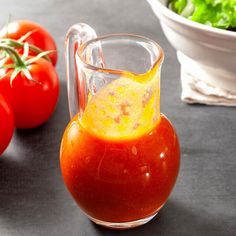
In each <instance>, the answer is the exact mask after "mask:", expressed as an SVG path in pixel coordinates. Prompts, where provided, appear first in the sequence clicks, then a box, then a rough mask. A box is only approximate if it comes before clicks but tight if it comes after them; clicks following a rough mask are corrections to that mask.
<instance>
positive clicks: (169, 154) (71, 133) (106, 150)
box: [60, 115, 180, 222]
mask: <svg viewBox="0 0 236 236" xmlns="http://www.w3.org/2000/svg"><path fill="white" fill-rule="evenodd" d="M60 155H61V159H60V164H61V170H62V174H63V177H64V181H65V184H66V186H67V188H68V189H69V191H70V192H71V194H72V195H73V197H74V199H75V200H76V201H77V203H78V204H79V206H80V207H81V208H82V209H83V211H84V212H85V213H86V214H88V215H89V216H91V217H93V218H96V219H99V220H103V221H108V222H127V221H133V220H137V219H141V218H145V217H148V216H151V215H153V214H154V213H156V212H157V211H158V210H159V209H160V208H161V207H162V206H163V204H164V203H165V202H166V200H167V198H168V196H169V194H170V192H171V190H172V188H173V186H174V184H175V181H176V178H177V175H178V171H179V162H180V159H179V156H180V150H179V142H178V138H177V136H176V133H175V131H174V129H173V127H172V125H171V123H170V122H169V121H168V119H167V118H166V117H165V116H163V115H161V117H160V121H159V122H158V124H157V126H155V127H154V129H153V130H152V131H151V132H149V133H148V134H145V135H143V136H141V137H138V138H136V139H133V140H123V139H122V140H109V139H104V138H101V137H98V136H95V135H94V134H92V133H90V132H88V130H86V129H85V128H84V127H83V126H82V125H81V124H80V121H79V118H78V116H76V117H75V118H74V119H73V120H72V121H71V122H70V124H69V125H68V127H67V129H66V131H65V133H64V136H63V140H62V144H61V153H60Z"/></svg>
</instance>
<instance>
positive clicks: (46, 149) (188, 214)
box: [0, 0, 236, 236]
mask: <svg viewBox="0 0 236 236" xmlns="http://www.w3.org/2000/svg"><path fill="white" fill-rule="evenodd" d="M0 9H1V16H0V25H2V26H3V25H4V24H5V22H6V21H7V18H8V14H9V13H11V14H12V18H13V19H23V18H25V19H29V20H33V21H36V22H38V23H40V24H42V25H43V26H44V27H45V28H47V29H48V31H50V32H51V34H52V35H53V36H54V38H55V40H56V42H57V45H58V51H59V62H58V65H57V71H58V74H59V76H60V83H61V93H60V99H59V102H58V105H57V108H56V110H55V112H54V114H53V116H52V117H51V118H50V120H49V121H48V122H47V123H46V124H44V125H42V126H41V127H38V128H36V129H32V130H16V131H15V134H14V137H13V140H12V142H11V144H10V146H9V148H8V149H7V150H6V152H5V153H4V154H3V155H2V156H1V158H0V235H1V236H10V235H12V236H13V235H14V236H15V235H17V236H18V235H26V236H30V235H48V236H53V235H57V236H64V235H68V236H69V235H73V236H74V235H75V236H108V235H109V236H110V235H122V236H134V235H136V236H153V235H192V236H194V235H215V236H216V235H219V236H222V235H236V141H235V140H236V110H235V108H229V107H210V106H204V105H191V106H190V105H186V104H184V103H183V102H181V100H180V93H181V85H180V80H179V64H178V62H177V59H176V55H175V51H174V49H173V48H172V47H171V46H170V44H169V43H168V42H167V41H166V38H165V37H164V35H163V32H162V30H161V28H160V24H159V21H158V20H157V19H156V18H155V16H154V15H153V13H152V11H151V9H150V8H149V6H148V4H147V3H146V2H145V1H137V0H126V1H119V0H100V1H99V0H77V1H76V0H70V1H63V0H41V1H36V0H35V1H31V0H24V1H20V0H18V1H17V0H14V1H13V0H1V4H0ZM77 22H86V23H88V24H90V25H91V26H92V27H94V28H95V29H96V31H97V33H98V34H99V35H101V34H107V33H115V32H116V33H118V32H127V33H135V34H140V35H145V36H147V37H149V38H152V39H154V40H155V41H157V42H158V43H159V44H160V45H161V46H162V47H163V49H164V51H165V62H164V65H163V69H162V82H161V85H162V86H161V87H162V89H161V111H162V112H163V113H164V114H166V115H167V116H168V117H169V118H170V119H171V121H172V122H173V124H174V125H175V127H176V130H177V132H178V135H179V138H180V142H181V152H182V155H181V169H180V174H179V177H178V181H177V184H176V186H175V189H174V190H173V192H172V194H171V196H170V198H169V201H168V202H167V204H166V205H165V206H164V208H163V209H162V210H161V211H160V213H159V214H158V215H157V217H155V218H154V219H153V220H152V221H151V222H150V223H148V224H146V225H145V226H142V227H140V228H136V229H132V230H128V231H112V230H108V229H104V228H102V227H98V226H96V225H94V224H93V223H91V222H90V221H89V220H88V219H87V218H86V217H85V216H84V215H83V213H82V212H81V210H80V209H79V208H78V207H77V205H76V204H75V202H74V201H73V200H72V198H71V196H70V195H69V193H68V192H67V190H66V188H65V186H64V184H63V181H62V177H61V173H60V168H59V146H60V140H61V137H62V134H63V130H64V128H65V126H66V124H67V123H68V120H69V116H68V108H67V94H66V84H65V65H64V38H65V34H66V31H67V29H68V28H69V26H71V25H72V24H74V23H77Z"/></svg>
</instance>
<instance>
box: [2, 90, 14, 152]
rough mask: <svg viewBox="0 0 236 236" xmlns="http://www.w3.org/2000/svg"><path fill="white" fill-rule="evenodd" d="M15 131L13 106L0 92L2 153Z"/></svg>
mask: <svg viewBox="0 0 236 236" xmlns="http://www.w3.org/2000/svg"><path fill="white" fill-rule="evenodd" d="M13 131H14V118H13V110H12V107H11V105H10V103H9V101H8V100H7V98H6V97H4V96H3V95H2V94H0V155H1V154H2V153H3V152H4V150H5V149H6V148H7V146H8V144H9V143H10V140H11V138H12V135H13Z"/></svg>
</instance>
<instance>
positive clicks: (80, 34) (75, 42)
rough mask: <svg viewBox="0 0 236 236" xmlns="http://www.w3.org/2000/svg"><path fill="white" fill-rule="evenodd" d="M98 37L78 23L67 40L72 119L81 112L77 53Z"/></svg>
mask: <svg viewBox="0 0 236 236" xmlns="http://www.w3.org/2000/svg"><path fill="white" fill-rule="evenodd" d="M96 37H97V34H96V32H95V31H94V29H92V28H91V27H90V26H89V25H87V24H84V23H78V24H75V25H73V26H71V27H70V29H69V30H68V32H67V34H66V40H65V60H66V79H67V94H68V103H69V113H70V118H72V117H74V115H76V114H77V113H78V112H79V108H80V99H81V98H80V97H79V93H78V90H79V89H78V87H79V86H80V83H79V80H80V78H78V74H79V73H78V72H79V71H78V70H79V68H77V65H76V58H75V55H76V51H77V49H78V48H79V47H80V45H81V44H83V43H85V42H87V41H88V40H91V39H94V38H96Z"/></svg>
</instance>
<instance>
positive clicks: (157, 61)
mask: <svg viewBox="0 0 236 236" xmlns="http://www.w3.org/2000/svg"><path fill="white" fill-rule="evenodd" d="M115 37H117V38H118V37H127V38H129V37H130V38H136V39H140V40H142V41H146V42H148V43H150V44H153V45H154V46H155V47H156V48H157V49H158V51H159V55H157V58H156V59H155V61H154V63H153V64H152V66H151V67H150V68H149V69H148V70H147V71H145V72H144V73H136V72H133V71H126V70H120V69H109V68H102V67H98V66H94V65H92V64H89V63H87V62H86V61H85V60H84V58H83V57H82V56H81V54H82V52H83V51H84V50H85V48H86V47H87V46H88V45H89V44H91V43H94V42H98V41H101V40H104V39H108V38H115ZM76 52H77V54H78V57H79V59H80V62H82V63H83V67H86V68H87V69H91V70H95V71H98V72H102V73H110V74H123V73H128V74H131V75H132V76H143V75H146V74H147V73H149V72H150V71H152V69H153V68H155V67H156V66H158V67H160V66H161V64H162V62H163V60H164V51H163V49H162V47H161V46H160V45H159V44H158V43H156V42H155V41H154V40H152V39H150V38H148V37H145V36H140V35H136V34H129V33H116V34H106V35H103V36H98V37H96V38H94V39H90V40H88V41H86V42H84V43H82V44H81V45H80V46H79V48H78V49H77V51H76Z"/></svg>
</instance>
